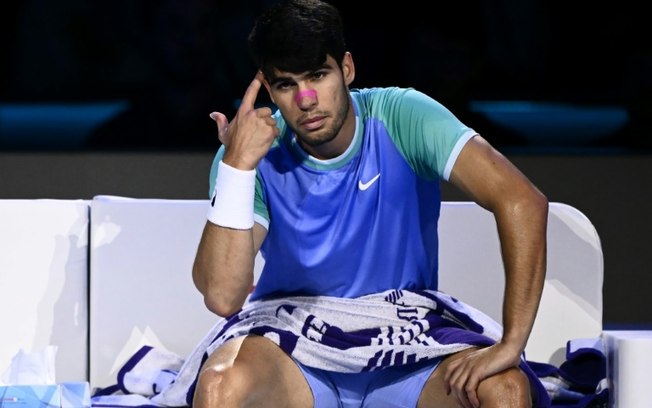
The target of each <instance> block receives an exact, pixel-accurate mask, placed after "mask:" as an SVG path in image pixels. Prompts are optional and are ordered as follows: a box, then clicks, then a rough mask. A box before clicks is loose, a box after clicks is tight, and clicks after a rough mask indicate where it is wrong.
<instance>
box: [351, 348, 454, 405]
mask: <svg viewBox="0 0 652 408" xmlns="http://www.w3.org/2000/svg"><path fill="white" fill-rule="evenodd" d="M440 361H441V360H440V359H435V360H432V361H426V362H422V363H417V364H414V365H409V366H404V367H392V368H387V369H384V370H380V371H377V372H375V373H378V374H379V375H378V377H377V379H375V380H374V381H372V382H371V384H369V386H368V387H367V395H366V397H365V399H364V404H363V405H362V406H363V407H365V408H367V407H368V408H414V407H416V406H417V401H418V400H419V397H420V395H421V393H422V391H423V389H424V387H425V385H426V383H427V382H428V380H429V379H430V377H431V376H432V374H433V372H434V371H435V370H436V368H437V366H438V365H439V363H440Z"/></svg>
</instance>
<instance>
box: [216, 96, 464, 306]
mask: <svg viewBox="0 0 652 408" xmlns="http://www.w3.org/2000/svg"><path fill="white" fill-rule="evenodd" d="M351 97H352V100H353V107H354V110H355V115H356V130H355V135H354V138H353V141H352V143H351V145H350V146H349V148H348V149H347V150H346V151H345V152H344V153H343V154H341V155H340V156H339V157H336V158H333V159H330V160H318V159H316V158H314V157H311V156H309V155H308V154H307V153H306V152H305V151H304V150H303V149H302V148H301V147H300V146H299V144H298V143H297V142H296V140H295V137H294V134H293V132H292V131H291V129H289V128H288V127H287V126H286V123H285V121H284V120H283V117H282V116H281V115H280V113H279V112H278V111H277V112H276V113H275V114H274V116H275V119H276V120H277V125H278V127H279V129H280V131H281V132H280V135H279V136H278V137H277V139H276V141H275V142H274V143H273V145H272V147H271V149H270V151H269V152H268V153H267V155H266V156H265V157H264V158H263V159H262V160H261V162H260V163H259V165H258V167H257V168H256V197H255V204H254V212H255V220H256V222H258V223H259V224H261V225H263V226H264V227H266V228H267V230H268V233H267V237H266V238H265V241H264V242H263V244H262V247H261V252H262V255H263V257H264V258H265V266H264V269H263V271H262V273H261V276H260V279H259V281H258V282H257V285H256V288H255V290H254V292H253V294H252V296H251V299H252V300H255V299H263V298H274V297H280V296H289V295H327V296H338V297H357V296H361V295H366V294H369V293H375V292H381V291H384V290H388V289H413V290H414V289H437V284H438V281H437V263H438V237H437V222H438V219H439V211H440V204H441V198H440V191H439V182H440V179H444V180H447V179H448V177H449V175H450V171H451V169H452V167H453V164H454V162H455V160H456V158H457V156H458V154H459V152H460V151H461V149H462V147H463V146H464V144H465V143H466V142H467V141H468V140H469V139H470V138H471V137H473V136H474V135H475V132H474V131H473V130H472V129H470V128H468V127H466V126H465V125H463V124H462V123H461V122H460V121H459V120H458V119H457V118H456V117H455V116H454V115H453V114H452V113H451V112H450V111H448V110H447V109H446V108H445V107H444V106H442V105H441V104H439V103H438V102H436V101H435V100H433V99H431V98H430V97H428V96H426V95H424V94H423V93H420V92H418V91H416V90H414V89H411V88H369V89H359V90H358V89H353V90H351ZM223 153H224V152H223V148H222V149H220V151H218V154H217V155H216V157H215V160H214V162H213V166H212V169H211V177H210V180H211V188H210V190H209V191H211V192H212V191H213V185H214V180H215V176H216V172H217V163H218V162H219V160H221V158H222V156H223Z"/></svg>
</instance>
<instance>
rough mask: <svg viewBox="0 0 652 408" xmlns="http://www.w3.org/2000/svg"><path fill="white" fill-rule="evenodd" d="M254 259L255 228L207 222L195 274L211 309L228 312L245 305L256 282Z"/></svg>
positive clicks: (222, 313) (195, 264) (220, 313)
mask: <svg viewBox="0 0 652 408" xmlns="http://www.w3.org/2000/svg"><path fill="white" fill-rule="evenodd" d="M254 259H255V250H254V241H253V233H252V229H248V230H236V229H230V228H225V227H221V226H218V225H215V224H213V223H211V222H207V223H206V226H205V227H204V231H203V233H202V237H201V240H200V242H199V246H198V249H197V255H196V257H195V262H194V265H193V269H192V277H193V281H194V283H195V286H196V287H197V289H198V290H199V291H200V292H201V294H202V295H203V296H204V303H205V304H206V307H207V308H208V309H209V310H211V311H212V312H213V313H216V314H218V315H220V316H228V315H230V314H232V313H234V312H236V311H237V310H239V309H240V308H241V307H242V305H243V304H244V302H245V300H246V298H247V296H248V295H249V293H250V292H251V288H252V285H253V269H254Z"/></svg>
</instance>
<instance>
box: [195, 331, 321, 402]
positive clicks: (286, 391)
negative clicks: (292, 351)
mask: <svg viewBox="0 0 652 408" xmlns="http://www.w3.org/2000/svg"><path fill="white" fill-rule="evenodd" d="M261 406H265V407H278V408H294V407H297V408H304V407H312V406H313V396H312V392H311V390H310V387H309V385H308V383H307V381H306V379H305V378H304V376H303V374H302V373H301V370H300V369H299V367H298V366H297V365H296V363H295V362H294V361H293V360H292V359H291V358H290V357H289V356H288V355H287V354H285V352H283V350H281V349H280V348H279V347H278V346H277V345H276V344H274V343H272V342H271V341H270V340H268V339H266V338H264V337H262V336H247V337H244V336H243V337H239V338H236V339H233V340H229V341H228V342H227V343H225V344H224V345H222V346H221V347H220V348H219V349H217V350H216V351H215V352H214V353H213V354H212V355H211V356H210V357H209V358H208V360H206V363H205V364H204V366H203V367H202V368H201V371H200V373H199V377H198V379H197V387H196V389H195V395H194V401H193V407H196V408H209V407H224V408H228V407H261Z"/></svg>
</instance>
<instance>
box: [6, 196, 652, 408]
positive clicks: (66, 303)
mask: <svg viewBox="0 0 652 408" xmlns="http://www.w3.org/2000/svg"><path fill="white" fill-rule="evenodd" d="M207 202H208V201H207V200H171V199H132V198H125V197H113V196H98V197H95V198H94V199H93V200H90V201H88V200H0V288H2V291H3V295H2V296H0V310H1V311H2V312H1V313H2V314H1V316H2V324H3V331H2V336H0V373H2V372H4V370H5V369H6V367H7V366H8V365H9V364H10V359H11V357H12V356H13V355H15V354H16V352H17V351H18V350H19V349H21V348H22V349H23V350H25V351H28V352H29V351H38V350H40V349H42V348H44V347H45V346H48V345H54V346H57V347H58V353H57V359H56V375H57V381H58V382H63V381H80V380H82V381H83V380H87V381H89V382H90V384H91V389H95V388H98V387H99V388H103V387H106V386H109V385H113V384H115V382H116V376H117V371H118V370H119V368H121V367H122V365H123V364H124V363H125V362H126V360H127V359H128V358H129V357H130V356H132V355H133V353H135V352H136V351H137V350H138V349H139V348H140V346H141V345H144V344H148V345H152V346H155V347H162V348H165V349H167V350H170V351H172V352H174V353H176V354H178V355H179V356H182V357H184V356H186V355H188V353H189V352H190V351H191V350H192V349H193V348H194V347H195V345H196V343H197V342H198V341H199V340H200V339H201V338H202V337H203V336H204V334H205V333H206V332H207V331H208V329H209V328H210V327H211V326H212V325H213V324H214V323H215V321H216V319H217V317H216V316H214V315H212V314H211V313H210V312H208V310H207V309H206V308H205V307H204V304H203V302H202V299H201V297H200V295H199V293H198V292H197V291H196V289H195V288H194V286H193V284H192V279H191V269H192V262H193V260H194V256H195V251H196V248H197V244H198V242H199V238H200V235H201V231H202V229H203V226H204V222H205V219H206V218H205V215H206V206H207ZM89 227H90V229H89ZM89 231H90V234H89ZM439 233H440V289H441V290H443V291H446V292H448V293H450V294H452V295H454V296H456V297H458V298H460V299H462V300H464V301H465V302H468V303H470V304H472V305H474V306H476V307H478V308H479V309H481V310H483V311H485V312H486V313H488V314H489V315H490V316H492V317H493V318H494V319H496V320H497V321H499V322H500V321H501V300H502V294H503V284H504V277H503V272H502V261H501V259H500V248H499V243H498V236H497V233H496V227H495V224H494V221H493V217H492V216H491V214H490V213H488V212H487V211H486V210H484V209H482V208H481V207H479V206H477V205H476V204H474V203H470V202H444V203H443V204H442V212H441V219H440V225H439ZM89 237H90V239H89ZM263 264H264V260H263V259H262V258H261V257H260V256H259V258H258V259H257V261H256V274H257V276H258V274H259V273H260V270H261V268H262V265H263ZM89 266H90V268H89ZM602 283H603V262H602V249H601V245H600V239H599V236H598V234H597V232H596V230H595V228H594V227H593V225H592V224H591V222H590V220H588V219H587V218H586V217H585V216H584V215H583V214H582V213H581V212H580V211H578V210H577V209H575V208H573V207H571V206H568V205H566V204H562V203H551V205H550V214H549V224H548V274H547V277H546V282H545V287H544V294H543V298H542V302H541V307H540V310H539V314H538V316H537V320H536V322H535V326H534V329H533V332H532V336H531V337H530V342H529V344H528V346H527V349H526V356H527V358H528V359H530V360H534V361H540V362H550V363H552V364H555V365H557V364H559V363H561V362H562V361H564V359H565V347H566V342H567V341H568V340H570V339H577V338H595V337H599V336H600V335H603V336H604V338H605V347H606V350H607V353H608V361H609V364H608V369H609V378H610V381H611V387H613V389H614V392H613V395H614V397H613V398H614V401H612V406H616V407H617V406H619V405H618V404H619V402H622V401H627V405H626V406H627V408H643V407H649V406H652V400H650V397H649V396H648V395H649V393H648V392H647V390H646V389H643V388H644V387H639V386H638V385H637V384H640V383H641V381H643V380H644V379H645V378H649V376H646V371H645V372H642V367H641V364H639V362H640V361H643V360H642V358H643V359H644V357H645V356H649V355H652V335H651V334H650V333H651V332H603V331H602ZM89 322H90V323H89ZM645 361H648V360H645ZM646 368H647V366H646ZM620 406H621V407H622V406H623V405H622V404H620Z"/></svg>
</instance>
